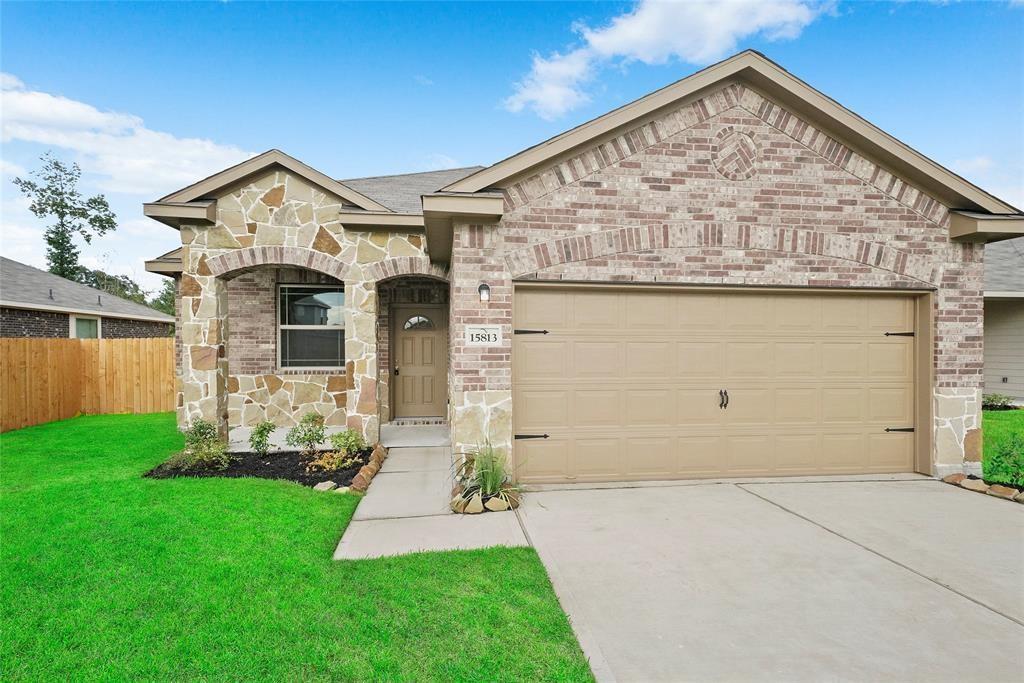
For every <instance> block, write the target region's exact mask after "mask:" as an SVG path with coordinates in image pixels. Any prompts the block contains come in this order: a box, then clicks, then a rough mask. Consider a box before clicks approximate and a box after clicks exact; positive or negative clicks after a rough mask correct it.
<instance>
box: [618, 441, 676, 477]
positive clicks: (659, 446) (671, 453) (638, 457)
mask: <svg viewBox="0 0 1024 683" xmlns="http://www.w3.org/2000/svg"><path fill="white" fill-rule="evenodd" d="M675 441H676V440H675V439H674V438H672V437H669V436H649V437H641V438H636V439H632V440H631V441H630V444H629V452H628V454H627V456H626V473H627V474H628V475H629V476H630V477H631V478H646V479H658V478H665V477H669V476H672V475H674V474H675V473H676V472H675Z"/></svg>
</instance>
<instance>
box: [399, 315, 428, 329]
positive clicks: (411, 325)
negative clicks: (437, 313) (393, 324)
mask: <svg viewBox="0 0 1024 683" xmlns="http://www.w3.org/2000/svg"><path fill="white" fill-rule="evenodd" d="M402 329H406V330H432V329H434V323H433V322H431V320H430V318H428V317H426V316H422V315H414V316H413V317H411V318H409V319H408V320H406V321H405V325H404V326H403V328H402Z"/></svg>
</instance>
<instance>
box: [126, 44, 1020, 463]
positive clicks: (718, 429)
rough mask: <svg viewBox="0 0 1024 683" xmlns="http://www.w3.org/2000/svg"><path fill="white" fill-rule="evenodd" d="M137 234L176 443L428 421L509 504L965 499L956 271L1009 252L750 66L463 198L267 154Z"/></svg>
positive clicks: (426, 185) (962, 207) (965, 278)
mask: <svg viewBox="0 0 1024 683" xmlns="http://www.w3.org/2000/svg"><path fill="white" fill-rule="evenodd" d="M921 109H922V115H923V116H924V115H927V103H921ZM344 134H345V133H344V131H325V135H344ZM145 212H146V214H147V215H149V216H151V217H153V218H155V219H157V220H159V221H161V222H163V223H166V224H167V225H170V226H173V227H174V228H177V229H178V230H179V231H180V234H181V243H182V247H181V248H180V249H179V250H176V251H175V252H172V253H169V254H165V255H164V256H162V257H160V258H158V259H156V260H154V261H152V262H151V263H150V264H149V265H148V267H149V268H150V270H152V271H154V272H161V273H164V274H167V275H170V276H173V277H177V278H178V279H179V294H180V297H179V302H180V319H179V321H178V336H179V340H180V390H179V396H178V405H179V420H180V421H181V422H182V423H186V422H188V421H190V420H193V419H195V418H199V417H203V418H206V419H209V420H213V421H215V422H217V423H218V424H220V426H221V427H222V429H223V430H227V429H230V428H234V427H239V426H246V425H251V424H254V423H255V422H257V421H259V420H262V419H270V420H273V421H274V422H276V423H277V424H280V425H290V424H293V423H294V422H295V420H296V419H298V418H299V417H300V415H301V414H303V413H304V412H307V411H310V410H316V411H319V412H321V413H322V414H324V415H325V416H326V418H327V421H328V423H329V424H331V425H339V426H340V425H348V426H349V427H352V428H355V429H358V430H360V431H362V432H363V433H364V434H365V435H366V436H367V437H368V438H369V439H370V440H373V439H376V438H377V435H378V433H379V426H380V424H381V423H382V422H387V421H395V420H422V419H428V420H429V419H436V420H446V421H448V422H449V423H450V425H451V431H452V440H453V446H454V448H455V449H456V450H457V451H463V450H465V449H469V448H472V447H475V446H476V445H477V444H480V443H482V442H483V441H484V440H490V441H491V443H493V444H494V445H496V446H498V447H501V448H503V449H506V451H508V452H510V453H511V456H512V460H513V465H514V472H515V478H516V480H517V481H519V482H524V483H527V482H528V483H541V482H584V481H604V480H609V481H617V480H642V479H674V478H686V477H720V476H750V475H758V476H760V475H797V474H826V473H827V474H833V473H834V474H840V473H865V472H912V471H918V472H925V473H932V474H937V475H943V474H946V473H948V472H951V471H957V470H963V469H964V468H965V467H966V468H968V469H974V470H976V469H977V467H978V462H979V460H980V444H981V433H980V428H981V419H980V416H981V409H980V397H981V388H982V374H983V373H982V337H981V328H982V305H983V299H982V277H983V257H984V244H985V243H986V242H989V241H994V240H998V239H1003V238H1007V237H1012V236H1015V235H1020V234H1024V215H1021V212H1020V211H1019V210H1018V209H1016V208H1015V207H1013V206H1011V205H1009V204H1007V203H1006V202H1003V201H1001V200H999V199H997V198H995V197H993V196H992V195H990V194H988V193H986V192H985V191H983V190H981V189H980V188H978V187H976V186H974V185H972V184H970V183H968V182H967V181H965V180H964V179H962V178H960V177H959V176H957V175H955V174H953V173H952V172H950V171H948V170H946V169H945V168H943V167H941V166H939V165H938V164H936V163H935V162H933V161H931V160H929V159H928V158H926V157H924V156H922V155H921V154H919V153H918V152H916V151H914V150H912V149H910V148H909V147H907V146H906V145H904V144H903V143H901V142H899V141H898V140H896V139H894V138H892V137H891V136H889V135H887V134H886V133H884V132H883V131H881V130H879V129H878V128H875V127H874V126H872V125H871V124H869V123H867V122H866V121H864V120H863V119H861V118H860V117H858V116H857V115H855V114H854V113H852V112H850V111H849V110H846V109H844V108H842V107H841V106H840V105H838V104H837V103H836V102H834V101H832V100H830V99H829V98H827V97H825V96H824V95H822V94H821V93H819V92H817V91H816V90H814V89H813V88H811V87H810V86H808V85H807V84H805V83H803V82H802V81H800V80H798V79H797V78H795V77H794V76H792V75H791V74H789V73H787V72H786V71H785V70H783V69H782V68H780V67H779V66H778V65H776V64H774V63H773V62H771V61H769V60H767V59H765V58H764V57H763V56H761V55H759V54H757V53H754V52H744V53H741V54H739V55H737V56H735V57H732V58H730V59H727V60H725V61H723V62H721V63H719V64H716V65H714V66H711V67H709V68H707V69H704V70H703V71H700V72H698V73H696V74H694V75H693V76H690V77H688V78H685V79H683V80H681V81H679V82H677V83H674V84H672V85H670V86H668V87H666V88H663V89H662V90H659V91H657V92H654V93H652V94H650V95H648V96H646V97H644V98H642V99H640V100H637V101H635V102H633V103H631V104H628V105H626V106H624V107H621V108H619V109H616V110H615V111H612V112H610V113H609V114H606V115H604V116H602V117H600V118H597V119H594V120H592V121H590V122H588V123H585V124H583V125H581V126H578V127H576V128H574V129H572V130H570V131H568V132H566V133H563V134H562V135H559V136H557V137H554V138H552V139H550V140H547V141H546V142H543V143H540V144H538V145H536V146H534V147H531V148H529V149H527V150H525V151H523V152H521V153H519V154H516V155H514V156H512V157H509V158H508V159H505V160H504V161H500V162H498V163H496V164H494V165H492V166H489V167H486V168H467V169H456V170H453V171H442V172H437V173H417V174H410V175H404V176H393V177H387V178H367V179H356V180H348V181H338V180H334V179H333V178H330V177H329V176H327V175H325V174H323V173H321V172H320V171H317V170H315V169H313V168H310V167H309V166H306V165H305V164H302V163H300V162H298V161H296V160H295V159H293V158H291V157H289V156H287V155H286V154H283V153H281V152H279V151H276V150H274V151H270V152H267V153H265V154H262V155H260V156H258V157H254V158H252V159H249V160H248V161H245V162H243V163H241V164H239V165H237V166H234V167H232V168H229V169H227V170H225V171H222V172H220V173H218V174H216V175H213V176H211V177H209V178H206V179H205V180H201V181H199V182H197V183H195V184H194V185H190V186H189V187H186V188H183V189H181V190H178V191H176V192H173V193H171V194H169V195H167V196H166V197H164V198H162V199H160V200H158V201H156V202H153V203H151V204H147V205H146V206H145ZM313 304H322V305H324V306H327V307H329V308H328V309H327V313H326V317H325V318H323V319H318V320H317V321H316V323H313V324H310V323H309V322H308V320H305V319H303V316H304V315H305V314H304V313H302V312H301V311H302V310H303V308H302V307H304V306H310V305H313ZM965 463H966V464H965Z"/></svg>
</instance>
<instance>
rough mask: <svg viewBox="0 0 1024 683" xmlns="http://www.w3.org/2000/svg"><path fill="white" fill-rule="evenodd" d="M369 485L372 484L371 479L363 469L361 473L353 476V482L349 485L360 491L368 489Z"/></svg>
mask: <svg viewBox="0 0 1024 683" xmlns="http://www.w3.org/2000/svg"><path fill="white" fill-rule="evenodd" d="M369 485H370V480H369V479H367V478H366V475H364V474H363V473H362V471H360V472H359V474H357V475H356V476H354V477H352V483H351V484H350V485H349V487H350V488H351V489H352V490H353V491H358V492H360V493H362V492H363V491H365V490H366V488H367V487H368V486H369Z"/></svg>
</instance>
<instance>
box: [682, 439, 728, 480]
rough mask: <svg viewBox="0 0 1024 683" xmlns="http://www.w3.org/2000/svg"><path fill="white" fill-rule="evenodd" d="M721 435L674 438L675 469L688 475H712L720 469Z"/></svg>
mask: <svg viewBox="0 0 1024 683" xmlns="http://www.w3.org/2000/svg"><path fill="white" fill-rule="evenodd" d="M722 449H723V445H722V437H720V436H683V437H679V438H678V439H677V440H676V471H677V472H678V473H680V474H682V475H685V476H690V477H704V476H714V475H716V474H718V473H720V472H721V471H722V466H723V465H722V463H723V457H722Z"/></svg>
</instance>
